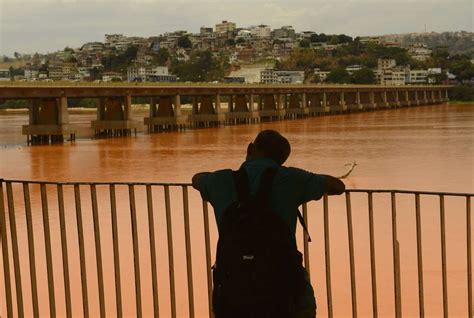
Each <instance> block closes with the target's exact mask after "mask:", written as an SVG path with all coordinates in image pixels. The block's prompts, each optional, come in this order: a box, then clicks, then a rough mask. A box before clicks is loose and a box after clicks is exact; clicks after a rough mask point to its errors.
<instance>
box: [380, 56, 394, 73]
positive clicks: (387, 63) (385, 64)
mask: <svg viewBox="0 0 474 318" xmlns="http://www.w3.org/2000/svg"><path fill="white" fill-rule="evenodd" d="M395 66H397V61H396V60H395V59H388V58H380V59H378V60H377V69H378V70H379V71H384V70H390V69H392V68H394V67H395Z"/></svg>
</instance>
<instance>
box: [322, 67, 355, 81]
mask: <svg viewBox="0 0 474 318" xmlns="http://www.w3.org/2000/svg"><path fill="white" fill-rule="evenodd" d="M350 81H351V77H350V75H349V73H348V72H347V71H346V69H345V68H342V67H338V68H335V69H333V70H332V71H331V72H329V74H328V76H327V78H326V82H329V83H337V84H342V83H350Z"/></svg>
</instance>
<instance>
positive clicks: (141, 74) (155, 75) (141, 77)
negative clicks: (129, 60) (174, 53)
mask: <svg viewBox="0 0 474 318" xmlns="http://www.w3.org/2000/svg"><path fill="white" fill-rule="evenodd" d="M127 80H128V81H129V82H133V81H149V82H176V76H175V75H171V74H169V73H168V67H167V66H153V67H144V66H140V67H129V68H128V69H127Z"/></svg>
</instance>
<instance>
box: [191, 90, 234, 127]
mask: <svg viewBox="0 0 474 318" xmlns="http://www.w3.org/2000/svg"><path fill="white" fill-rule="evenodd" d="M199 97H200V99H201V105H200V106H199V108H197V109H198V111H197V113H194V114H193V115H191V116H190V117H189V121H190V123H191V125H192V126H194V127H198V128H207V127H218V126H220V125H221V124H224V123H225V121H226V114H225V113H224V112H223V111H222V109H221V98H220V94H216V95H201V96H199ZM197 98H198V96H196V97H195V100H194V101H193V104H196V103H197V102H196V100H197ZM194 107H196V106H194ZM194 107H193V108H194Z"/></svg>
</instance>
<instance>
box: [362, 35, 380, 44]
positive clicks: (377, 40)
mask: <svg viewBox="0 0 474 318" xmlns="http://www.w3.org/2000/svg"><path fill="white" fill-rule="evenodd" d="M359 42H360V43H362V44H369V43H372V44H381V43H382V39H381V38H380V37H379V36H361V37H359Z"/></svg>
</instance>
